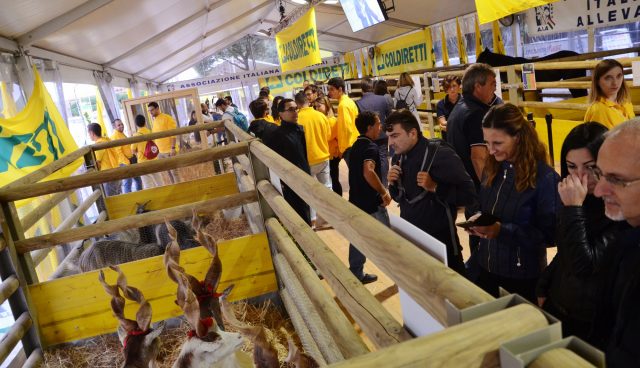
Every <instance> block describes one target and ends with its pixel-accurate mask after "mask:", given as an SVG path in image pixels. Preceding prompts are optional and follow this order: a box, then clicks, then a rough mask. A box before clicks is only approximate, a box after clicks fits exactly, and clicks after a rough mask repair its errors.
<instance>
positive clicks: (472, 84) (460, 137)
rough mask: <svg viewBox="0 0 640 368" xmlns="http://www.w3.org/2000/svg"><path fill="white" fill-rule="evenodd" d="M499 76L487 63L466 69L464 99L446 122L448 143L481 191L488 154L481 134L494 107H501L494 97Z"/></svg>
mask: <svg viewBox="0 0 640 368" xmlns="http://www.w3.org/2000/svg"><path fill="white" fill-rule="evenodd" d="M495 90H496V74H495V73H494V71H493V69H491V67H490V66H489V65H487V64H482V63H477V64H473V65H471V66H470V67H468V68H467V70H466V71H465V72H464V76H463V77H462V100H461V101H459V102H458V103H457V104H456V105H455V107H454V108H453V110H452V111H451V115H449V119H448V120H447V142H449V144H451V145H452V146H453V148H454V149H455V150H456V153H457V154H458V156H460V158H461V159H462V163H464V167H465V169H466V170H467V173H469V176H471V179H473V182H474V183H475V185H476V191H478V190H479V189H480V180H481V179H482V170H484V162H485V160H486V159H487V156H488V155H489V151H487V146H486V144H485V142H484V136H483V134H482V119H483V118H484V116H485V115H486V113H487V111H489V109H490V108H491V106H493V105H496V104H501V103H502V100H501V99H500V98H498V97H497V96H496V95H495Z"/></svg>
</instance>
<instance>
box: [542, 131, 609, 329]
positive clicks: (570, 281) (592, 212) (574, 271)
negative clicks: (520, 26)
mask: <svg viewBox="0 0 640 368" xmlns="http://www.w3.org/2000/svg"><path fill="white" fill-rule="evenodd" d="M606 131H607V128H605V127H604V126H603V125H601V124H598V123H593V122H590V123H584V124H580V125H578V126H576V127H575V128H573V129H572V130H571V132H569V135H567V138H566V139H565V141H564V143H563V145H562V151H561V158H560V159H561V163H560V170H561V174H562V177H563V179H562V181H561V182H560V183H559V184H558V192H559V194H560V199H561V200H562V204H563V205H564V206H563V208H562V209H561V210H560V213H559V216H558V233H557V245H558V254H557V255H556V256H555V258H554V259H553V261H552V262H551V264H550V265H549V267H547V268H546V269H545V271H544V272H543V274H542V275H541V277H540V281H539V283H538V287H537V290H536V294H537V296H538V304H539V305H540V306H542V307H543V309H544V310H546V311H547V312H549V313H551V314H552V315H554V316H555V317H557V318H559V319H560V320H561V321H562V330H563V333H564V335H565V336H569V335H575V336H578V337H580V338H582V339H585V340H586V339H587V336H588V333H589V331H590V329H591V320H592V318H593V314H594V310H595V306H596V302H597V300H596V297H597V295H598V291H599V289H600V285H601V282H602V275H601V272H600V271H601V270H600V265H601V264H602V260H603V258H604V254H605V249H606V248H607V246H608V244H611V242H612V241H613V240H614V235H615V234H616V233H618V230H619V226H620V225H621V223H616V222H614V221H612V220H610V219H608V218H607V217H606V216H605V214H604V202H603V201H602V199H601V198H596V197H595V196H594V195H593V189H594V188H595V185H596V182H597V181H596V180H595V178H594V177H593V175H592V174H591V173H590V170H591V169H592V168H594V167H595V165H596V157H597V153H598V150H599V149H600V145H601V144H602V138H603V134H604V133H605V132H606Z"/></svg>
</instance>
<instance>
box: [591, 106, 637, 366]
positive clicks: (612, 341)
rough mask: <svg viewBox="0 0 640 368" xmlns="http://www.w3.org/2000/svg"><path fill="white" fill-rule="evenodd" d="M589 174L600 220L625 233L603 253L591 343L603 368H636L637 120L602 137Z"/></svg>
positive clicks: (617, 127)
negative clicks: (621, 224)
mask: <svg viewBox="0 0 640 368" xmlns="http://www.w3.org/2000/svg"><path fill="white" fill-rule="evenodd" d="M605 137H606V138H605V141H604V143H603V144H602V147H601V148H600V151H599V152H598V160H597V167H595V168H593V169H592V173H593V174H594V176H595V177H596V179H597V180H598V183H597V184H596V188H595V190H594V194H595V195H596V196H597V197H601V198H602V199H603V200H604V205H605V215H606V216H607V217H609V218H610V219H612V220H615V221H626V222H627V223H628V224H629V225H630V226H631V228H630V229H629V230H626V231H625V232H624V233H623V234H621V235H620V236H619V237H618V241H617V242H616V243H615V244H613V245H612V246H610V247H611V248H608V250H607V251H608V252H609V256H610V258H609V260H610V262H609V263H608V264H605V265H604V266H603V269H604V270H605V271H606V272H608V275H607V278H606V283H605V286H604V288H603V295H602V298H601V300H602V301H603V303H602V305H601V306H600V308H599V310H598V311H597V313H596V317H595V321H594V329H593V331H594V333H593V334H592V337H593V342H594V343H595V344H596V345H598V347H600V348H601V349H604V350H605V353H606V358H607V366H608V367H637V366H638V362H640V349H638V347H640V345H639V342H640V312H639V311H640V119H634V120H631V121H627V122H625V123H623V124H621V125H618V126H616V127H615V128H613V129H612V130H611V131H610V132H608V133H607V134H606V135H605Z"/></svg>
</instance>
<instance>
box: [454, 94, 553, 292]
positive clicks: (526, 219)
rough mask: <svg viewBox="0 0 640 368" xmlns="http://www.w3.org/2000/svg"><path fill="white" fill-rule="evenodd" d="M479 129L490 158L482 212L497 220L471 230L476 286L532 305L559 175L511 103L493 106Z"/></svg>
mask: <svg viewBox="0 0 640 368" xmlns="http://www.w3.org/2000/svg"><path fill="white" fill-rule="evenodd" d="M456 109H457V107H456ZM482 130H483V133H484V140H485V141H486V142H487V148H488V149H489V155H490V156H489V158H488V159H487V161H486V165H485V168H484V172H483V174H482V185H481V187H480V194H479V199H480V210H481V211H482V214H485V215H492V217H493V218H494V220H497V221H496V222H494V223H493V224H491V225H487V223H482V225H486V226H474V227H471V228H470V230H469V232H470V234H471V235H476V236H478V237H479V238H480V243H479V247H478V250H477V251H476V253H477V256H476V259H477V262H478V265H479V266H480V274H479V277H478V280H477V284H478V285H479V286H480V287H482V288H483V289H485V290H486V291H487V292H489V293H491V294H492V295H494V296H498V288H499V287H502V288H504V289H505V290H507V291H509V292H511V293H517V294H520V295H521V296H523V297H525V298H526V299H528V300H530V301H532V302H535V299H536V294H535V289H536V284H537V282H538V278H539V277H540V273H541V272H542V269H543V268H544V266H545V265H546V250H547V246H549V245H551V244H553V243H554V235H555V230H556V228H555V225H556V219H555V217H556V212H557V211H558V210H559V207H560V199H559V198H558V192H557V191H556V187H557V184H558V179H559V176H558V174H557V173H556V172H555V171H554V170H553V168H551V167H550V166H549V165H548V164H547V150H546V148H545V147H544V145H543V144H542V142H540V140H539V139H538V135H537V133H536V132H535V130H534V129H533V127H532V126H531V124H530V123H529V122H528V121H527V120H526V119H525V118H524V116H523V115H522V112H521V111H520V110H519V109H518V108H517V107H516V106H514V105H513V104H510V103H506V104H504V105H498V106H494V107H492V108H491V109H490V110H489V112H487V114H486V115H485V117H484V120H483V121H482ZM485 217H489V216H485ZM474 218H475V217H473V216H472V217H471V218H470V219H474Z"/></svg>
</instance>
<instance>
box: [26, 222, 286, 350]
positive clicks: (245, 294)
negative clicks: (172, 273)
mask: <svg viewBox="0 0 640 368" xmlns="http://www.w3.org/2000/svg"><path fill="white" fill-rule="evenodd" d="M218 246H219V252H220V259H221V260H222V266H223V267H222V268H223V269H222V278H221V282H220V286H219V287H218V290H223V289H224V288H226V287H227V286H229V285H231V284H234V285H235V287H234V289H233V291H232V293H231V295H230V297H229V298H230V300H231V301H234V300H241V299H246V298H250V297H255V296H259V295H263V294H266V293H269V292H273V291H276V290H277V289H278V288H277V283H276V278H275V272H274V268H273V263H272V261H271V253H270V251H269V245H268V241H267V237H266V234H265V233H261V234H256V235H250V236H246V237H242V238H238V239H233V240H227V241H221V242H220V243H219V244H218ZM180 258H181V259H180V264H181V265H182V266H183V267H185V269H186V270H187V272H188V273H190V274H192V275H194V276H195V277H197V278H199V279H202V278H203V277H204V274H205V272H206V271H207V269H208V268H209V265H210V264H211V256H210V254H209V253H208V252H207V250H206V249H204V248H202V247H197V248H193V249H188V250H185V251H182V254H181V257H180ZM120 267H121V269H122V271H123V272H124V274H125V275H126V276H127V280H128V283H129V285H132V286H135V287H137V288H139V289H140V290H141V291H142V292H143V294H144V295H145V298H146V299H147V300H149V302H150V303H151V306H152V308H153V320H154V321H160V320H164V319H167V318H171V317H176V316H179V315H181V314H182V311H181V310H180V308H179V307H178V306H176V305H175V303H174V300H175V292H176V288H177V287H176V284H175V283H173V282H172V281H171V280H169V278H168V277H167V275H166V272H165V269H164V265H163V263H162V256H157V257H153V258H148V259H143V260H139V261H135V262H130V263H126V264H123V265H121V266H120ZM105 275H106V279H107V282H109V283H114V282H115V277H116V273H115V272H113V271H111V270H110V269H106V271H105ZM29 291H30V292H31V295H32V298H33V302H34V305H35V308H36V310H37V311H38V313H40V315H42V320H40V324H39V330H40V332H41V334H42V335H41V336H42V341H43V344H44V346H48V345H53V344H58V343H62V342H68V341H74V340H78V339H83V338H87V337H92V336H97V335H101V334H105V333H111V332H114V331H115V329H116V327H117V321H116V319H115V318H114V317H113V312H112V311H111V307H110V298H109V296H108V295H107V294H106V293H105V292H104V290H103V289H102V287H101V286H100V283H99V282H98V271H91V272H87V273H84V274H80V275H73V276H69V277H64V278H61V279H57V280H52V281H47V282H44V283H40V284H36V285H31V286H30V287H29ZM136 309H137V308H136V307H135V303H133V302H131V303H129V302H128V303H127V308H126V309H125V314H126V316H127V318H132V317H133V315H134V314H135V312H136Z"/></svg>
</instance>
